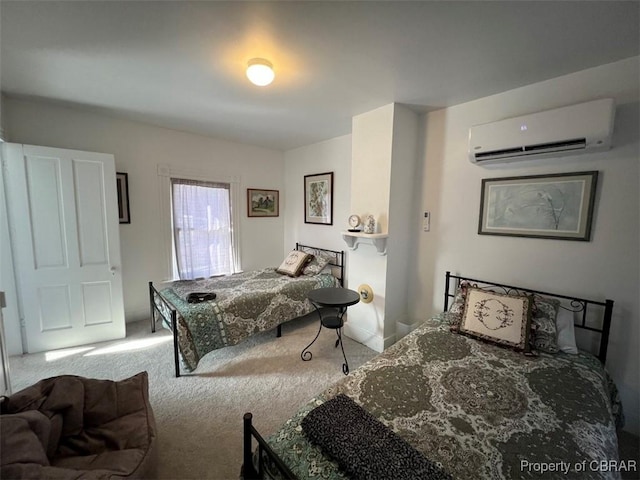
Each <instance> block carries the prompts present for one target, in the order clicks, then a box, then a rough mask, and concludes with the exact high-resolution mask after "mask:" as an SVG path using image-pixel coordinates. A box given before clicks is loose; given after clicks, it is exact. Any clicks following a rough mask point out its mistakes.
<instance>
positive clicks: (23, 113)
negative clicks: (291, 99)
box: [3, 98, 284, 321]
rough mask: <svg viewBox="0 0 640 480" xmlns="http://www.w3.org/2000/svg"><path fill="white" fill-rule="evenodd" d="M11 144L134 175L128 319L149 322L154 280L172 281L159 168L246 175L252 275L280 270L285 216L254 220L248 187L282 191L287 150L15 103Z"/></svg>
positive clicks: (127, 229) (245, 242)
mask: <svg viewBox="0 0 640 480" xmlns="http://www.w3.org/2000/svg"><path fill="white" fill-rule="evenodd" d="M5 109H6V111H5V112H4V113H3V114H4V115H6V116H7V117H8V119H9V122H8V124H9V126H10V129H9V131H8V132H7V133H8V135H9V139H10V141H11V142H15V143H25V144H34V145H46V146H51V147H60V148H69V149H78V150H89V151H97V152H105V153H111V154H114V155H115V159H116V170H117V171H121V172H127V173H128V174H129V195H130V206H131V224H122V225H120V243H121V251H122V263H123V265H122V269H123V285H124V304H125V315H126V318H127V321H132V320H138V319H143V318H148V314H149V313H148V309H149V307H148V293H147V291H148V288H147V283H148V282H149V281H150V280H153V281H161V280H165V279H166V278H165V270H166V268H165V266H166V262H168V258H166V255H165V253H164V250H163V242H162V239H161V238H160V232H161V231H162V229H161V216H160V206H159V203H160V191H159V179H158V173H157V171H158V165H171V166H176V167H178V168H180V169H182V170H189V171H197V172H206V174H207V176H211V177H212V178H216V177H219V178H229V177H240V187H241V191H240V200H241V204H240V206H239V208H240V235H241V246H240V247H241V255H242V267H243V268H244V269H245V270H248V269H254V268H260V267H265V266H270V265H279V264H280V262H281V261H282V251H283V231H284V220H283V216H282V215H281V216H279V217H276V218H248V217H247V213H246V212H247V205H246V201H247V200H246V188H265V189H273V190H282V189H283V184H282V179H283V173H284V172H283V168H284V157H283V153H282V152H281V151H277V150H271V149H266V148H261V147H254V146H249V145H242V144H237V143H232V142H227V141H223V140H218V139H214V138H211V137H205V136H200V135H194V134H189V133H184V132H179V131H175V130H169V129H165V128H159V127H155V126H151V125H146V124H142V123H136V122H131V121H127V120H123V119H119V118H116V117H111V116H107V115H101V114H97V113H91V112H88V111H82V110H78V109H72V108H64V107H61V106H58V105H54V104H48V103H42V102H32V101H23V100H17V99H12V98H8V99H7V101H6V104H5Z"/></svg>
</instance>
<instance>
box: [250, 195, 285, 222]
mask: <svg viewBox="0 0 640 480" xmlns="http://www.w3.org/2000/svg"><path fill="white" fill-rule="evenodd" d="M279 215H280V192H279V191H278V190H262V189H257V188H247V216H249V217H277V216H279Z"/></svg>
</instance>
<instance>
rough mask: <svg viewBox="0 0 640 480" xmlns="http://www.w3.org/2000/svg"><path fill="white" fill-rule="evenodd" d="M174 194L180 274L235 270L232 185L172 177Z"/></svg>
mask: <svg viewBox="0 0 640 480" xmlns="http://www.w3.org/2000/svg"><path fill="white" fill-rule="evenodd" d="M171 197H172V207H173V208H172V210H173V211H172V214H173V215H172V217H173V238H174V252H175V261H176V267H177V273H178V277H179V278H180V279H181V280H187V279H193V278H199V277H210V276H211V275H222V274H228V273H235V272H236V258H237V256H236V253H235V252H234V239H233V225H232V221H231V218H232V215H231V186H230V184H228V183H216V182H207V181H200V180H187V179H177V178H172V179H171Z"/></svg>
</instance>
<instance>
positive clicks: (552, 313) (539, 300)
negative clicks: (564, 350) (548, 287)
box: [529, 295, 560, 353]
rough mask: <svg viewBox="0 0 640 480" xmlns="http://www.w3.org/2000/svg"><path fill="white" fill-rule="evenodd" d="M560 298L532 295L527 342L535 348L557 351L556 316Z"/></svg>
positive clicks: (542, 350)
mask: <svg viewBox="0 0 640 480" xmlns="http://www.w3.org/2000/svg"><path fill="white" fill-rule="evenodd" d="M559 307H560V300H558V299H555V298H546V297H541V296H540V295H534V297H533V313H532V315H531V339H530V341H529V343H530V344H531V347H532V348H534V349H535V350H539V351H541V352H546V353H558V352H559V351H560V349H559V348H558V342H557V340H556V338H557V328H556V317H557V316H558V308H559Z"/></svg>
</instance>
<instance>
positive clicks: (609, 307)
mask: <svg viewBox="0 0 640 480" xmlns="http://www.w3.org/2000/svg"><path fill="white" fill-rule="evenodd" d="M451 280H454V282H451ZM463 281H467V282H469V283H471V284H472V285H473V286H476V287H478V288H482V289H485V290H493V289H496V288H497V289H500V290H502V291H503V292H504V293H507V294H513V293H515V294H520V295H526V294H537V295H543V296H545V297H551V298H556V299H558V300H560V301H562V300H564V304H561V305H560V308H562V309H564V310H567V311H569V312H572V313H578V314H581V317H582V319H581V321H579V322H578V323H576V322H575V320H574V323H573V324H574V326H575V327H576V328H581V329H584V330H589V331H591V332H595V333H599V334H600V345H599V348H598V354H597V355H596V356H597V357H598V360H600V362H601V363H602V364H603V365H604V363H605V361H606V359H607V348H608V344H609V330H610V328H611V318H612V314H613V300H609V299H607V300H605V301H604V302H598V301H595V300H587V299H584V298H578V297H570V296H567V295H558V294H555V293H549V292H542V291H540V290H531V289H530V288H523V287H514V286H513V285H503V284H501V283H494V282H487V281H485V280H476V279H475V278H470V277H461V276H459V275H452V274H451V273H450V272H447V273H446V280H445V290H444V311H445V312H446V311H447V310H448V309H449V298H453V297H455V294H456V291H457V289H458V287H459V286H460V283H461V282H463ZM452 287H454V288H453V289H452ZM452 290H453V291H452ZM567 303H568V305H567ZM589 306H593V307H596V306H597V307H603V308H604V315H603V316H602V326H601V328H597V327H592V326H589V325H587V310H588V307H589Z"/></svg>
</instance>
